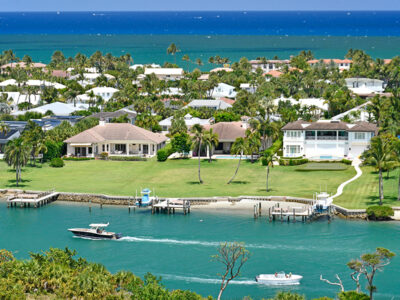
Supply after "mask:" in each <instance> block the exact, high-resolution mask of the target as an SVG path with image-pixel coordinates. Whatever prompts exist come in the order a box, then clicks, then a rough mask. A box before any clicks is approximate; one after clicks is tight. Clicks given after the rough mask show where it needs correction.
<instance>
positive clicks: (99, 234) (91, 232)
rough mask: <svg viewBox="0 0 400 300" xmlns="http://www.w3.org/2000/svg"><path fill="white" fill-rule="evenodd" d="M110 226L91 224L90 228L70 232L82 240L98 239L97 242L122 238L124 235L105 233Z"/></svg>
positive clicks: (71, 229)
mask: <svg viewBox="0 0 400 300" xmlns="http://www.w3.org/2000/svg"><path fill="white" fill-rule="evenodd" d="M108 225H109V223H107V224H90V225H89V227H90V228H70V229H68V231H71V232H72V233H73V234H74V235H75V236H77V237H81V238H88V239H96V240H118V239H120V238H121V237H122V234H120V233H115V232H108V231H105V230H104V228H106V227H107V226H108Z"/></svg>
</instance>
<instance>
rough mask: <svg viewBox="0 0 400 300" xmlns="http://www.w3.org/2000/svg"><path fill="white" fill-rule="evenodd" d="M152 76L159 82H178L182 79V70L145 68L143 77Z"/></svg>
mask: <svg viewBox="0 0 400 300" xmlns="http://www.w3.org/2000/svg"><path fill="white" fill-rule="evenodd" d="M150 74H154V75H156V77H157V78H158V79H160V80H179V79H181V78H183V75H184V71H183V69H182V68H146V69H145V71H144V75H150Z"/></svg>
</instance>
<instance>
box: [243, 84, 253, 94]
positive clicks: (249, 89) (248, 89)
mask: <svg viewBox="0 0 400 300" xmlns="http://www.w3.org/2000/svg"><path fill="white" fill-rule="evenodd" d="M240 89H242V90H244V91H246V92H248V93H250V94H254V93H255V92H256V91H257V86H255V85H252V84H250V83H241V84H240Z"/></svg>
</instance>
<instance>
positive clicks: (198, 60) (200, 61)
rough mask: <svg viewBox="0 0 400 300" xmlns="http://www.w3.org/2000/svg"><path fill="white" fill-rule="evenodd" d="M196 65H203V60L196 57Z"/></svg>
mask: <svg viewBox="0 0 400 300" xmlns="http://www.w3.org/2000/svg"><path fill="white" fill-rule="evenodd" d="M196 65H198V66H199V67H201V66H202V65H203V62H202V60H201V59H200V58H196Z"/></svg>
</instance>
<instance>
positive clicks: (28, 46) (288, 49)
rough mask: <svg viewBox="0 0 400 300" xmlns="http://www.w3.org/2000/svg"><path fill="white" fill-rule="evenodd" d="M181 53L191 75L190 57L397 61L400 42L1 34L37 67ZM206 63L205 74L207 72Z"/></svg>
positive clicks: (3, 43)
mask: <svg viewBox="0 0 400 300" xmlns="http://www.w3.org/2000/svg"><path fill="white" fill-rule="evenodd" d="M172 42H174V43H176V44H177V45H178V47H179V48H180V49H181V52H180V53H178V54H177V58H176V61H177V63H179V64H180V65H181V66H183V67H184V68H185V69H187V68H189V69H194V68H195V67H197V66H196V65H195V64H193V63H191V64H189V65H188V64H186V63H184V62H182V61H181V57H182V55H184V54H188V55H189V56H190V57H191V59H192V60H193V61H194V60H195V59H196V58H200V59H202V61H203V62H204V63H206V62H207V61H208V58H209V57H210V56H214V55H220V56H222V57H228V58H230V59H231V61H238V60H239V59H240V58H241V57H248V58H249V59H255V58H257V57H260V56H265V57H267V58H273V57H274V56H275V55H277V56H279V57H280V58H289V57H290V55H296V54H298V53H299V52H300V51H301V50H311V51H313V52H314V54H315V56H316V57H318V58H327V57H328V58H335V57H339V58H340V57H344V55H345V54H346V53H347V51H348V50H349V49H350V48H353V49H363V50H365V51H367V53H369V54H370V55H371V56H373V57H374V58H377V57H380V58H390V57H393V56H396V55H399V50H398V49H400V37H365V36H351V37H350V36H349V37H346V36H284V35H282V36H268V35H179V34H175V35H151V34H148V35H124V34H118V35H115V34H107V35H105V34H100V35H90V34H80V35H69V34H62V35H56V34H50V35H46V34H37V35H36V34H3V35H1V34H0V51H3V50H6V49H13V50H14V51H15V53H16V55H17V56H18V57H20V58H22V57H23V56H24V55H25V54H29V55H30V56H31V57H32V58H33V59H34V60H35V61H42V62H45V63H47V62H49V61H50V58H51V55H52V53H53V52H54V51H56V50H61V51H63V52H64V54H65V55H66V56H75V54H76V53H78V52H81V53H84V54H86V55H91V54H93V53H94V52H95V51H96V50H100V51H102V52H103V53H107V52H111V53H112V54H113V55H116V56H120V55H123V54H125V53H130V54H131V55H132V56H133V59H134V62H135V63H151V62H155V63H160V64H162V63H164V62H165V61H170V62H174V61H175V59H174V58H173V57H171V56H167V54H166V49H167V47H168V46H169V45H170V44H171V43H172ZM210 67H211V66H210V65H208V64H207V63H206V64H205V66H203V69H209V68H210Z"/></svg>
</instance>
